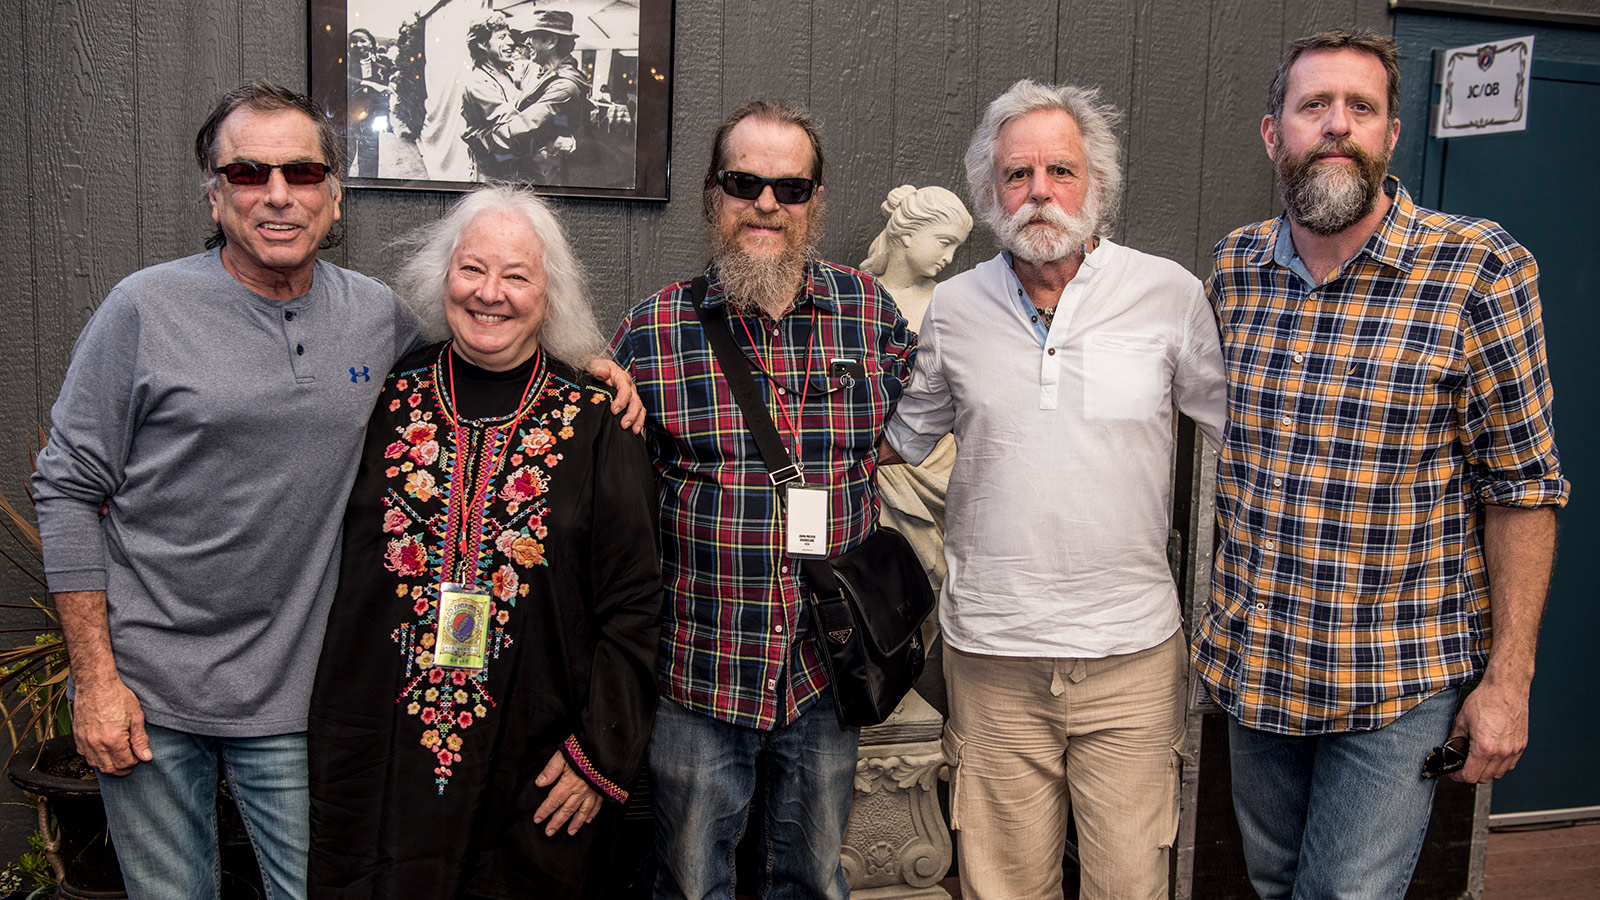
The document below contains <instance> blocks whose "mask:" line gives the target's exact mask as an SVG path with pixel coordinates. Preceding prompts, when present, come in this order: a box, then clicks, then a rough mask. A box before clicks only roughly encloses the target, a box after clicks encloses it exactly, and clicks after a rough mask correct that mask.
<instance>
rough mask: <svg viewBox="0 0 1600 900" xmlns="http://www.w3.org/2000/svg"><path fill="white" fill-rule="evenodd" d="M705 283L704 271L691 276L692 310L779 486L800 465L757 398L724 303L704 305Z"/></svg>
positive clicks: (793, 476)
mask: <svg viewBox="0 0 1600 900" xmlns="http://www.w3.org/2000/svg"><path fill="white" fill-rule="evenodd" d="M707 287H708V282H707V281H706V277H705V276H704V275H701V276H700V277H699V278H696V279H695V280H694V284H693V290H694V311H695V313H696V314H697V315H699V316H700V327H701V329H703V330H704V331H705V335H706V342H707V343H709V344H710V345H711V352H713V353H715V354H716V356H717V365H718V367H720V368H721V369H722V377H724V378H726V379H727V380H728V388H729V389H730V390H732V391H733V399H734V400H736V401H738V403H739V411H740V412H742V413H744V423H745V426H746V427H748V428H749V429H750V435H751V437H754V438H755V439H756V447H757V449H759V450H760V451H761V461H762V462H763V463H765V464H766V466H767V472H768V475H767V477H768V478H769V479H771V481H772V486H773V487H783V486H784V485H785V484H788V483H789V482H791V481H795V480H797V479H799V478H800V467H799V466H796V465H795V464H794V462H793V461H792V460H791V459H790V458H789V451H788V450H787V449H785V448H784V446H783V439H782V438H781V437H779V436H778V427H777V426H776V425H774V424H773V423H772V414H771V413H769V412H767V405H766V403H765V402H764V401H762V399H761V389H760V388H758V387H756V380H755V379H754V378H752V377H750V363H749V362H748V361H747V360H746V359H745V355H744V351H742V350H740V349H739V346H738V345H737V344H735V343H734V342H733V331H732V329H730V328H729V327H728V317H727V312H726V310H727V307H726V305H724V306H718V307H716V308H715V309H712V308H708V307H707V306H706V305H705V300H706V288H707Z"/></svg>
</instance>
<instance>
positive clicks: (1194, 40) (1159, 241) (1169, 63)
mask: <svg viewBox="0 0 1600 900" xmlns="http://www.w3.org/2000/svg"><path fill="white" fill-rule="evenodd" d="M1195 20H1196V17H1195V16H1194V15H1193V13H1192V12H1191V11H1190V10H1188V9H1184V8H1182V7H1179V6H1177V5H1174V4H1168V3H1156V2H1150V0H1146V2H1144V3H1141V4H1140V7H1139V13H1138V25H1137V29H1136V31H1137V45H1136V48H1135V57H1134V66H1135V67H1134V76H1133V85H1134V87H1133V90H1134V96H1135V97H1136V98H1137V101H1136V102H1135V104H1134V110H1133V113H1132V115H1130V116H1129V117H1128V166H1127V182H1128V189H1127V192H1126V197H1127V200H1126V202H1125V204H1124V207H1123V221H1124V223H1125V224H1124V226H1123V229H1122V234H1123V240H1124V242H1125V243H1126V244H1127V245H1128V246H1130V247H1134V248H1137V249H1139V250H1143V251H1145V252H1147V253H1155V254H1157V255H1159V256H1165V257H1168V258H1171V259H1175V260H1177V261H1178V262H1180V263H1182V264H1184V265H1185V266H1188V267H1190V269H1191V271H1193V270H1195V269H1197V268H1198V266H1197V261H1196V259H1195V241H1194V232H1195V228H1196V227H1197V226H1198V223H1199V219H1200V167H1199V166H1198V165H1197V164H1196V160H1197V159H1199V158H1201V157H1202V155H1203V148H1204V146H1205V140H1206V133H1207V123H1206V119H1205V111H1206V103H1205V84H1206V81H1205V77H1204V74H1203V73H1204V72H1205V71H1206V63H1207V60H1208V58H1209V57H1208V49H1209V48H1208V43H1209V40H1208V38H1207V37H1206V36H1205V35H1202V34H1197V33H1196V29H1197V27H1198V26H1197V24H1196V21H1195Z"/></svg>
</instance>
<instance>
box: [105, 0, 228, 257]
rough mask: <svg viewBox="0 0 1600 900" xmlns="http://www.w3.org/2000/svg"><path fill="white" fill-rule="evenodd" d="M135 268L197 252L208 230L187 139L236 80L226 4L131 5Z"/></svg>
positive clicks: (143, 0) (155, 0)
mask: <svg viewBox="0 0 1600 900" xmlns="http://www.w3.org/2000/svg"><path fill="white" fill-rule="evenodd" d="M136 14H137V16H138V19H139V27H138V28H136V29H134V33H133V36H134V66H135V70H134V71H135V73H136V77H135V79H134V83H135V84H136V85H137V88H138V90H137V95H136V101H137V103H138V110H139V114H138V119H137V122H136V128H137V133H138V143H137V147H138V152H137V153H136V154H135V156H134V158H133V159H132V160H131V162H132V164H133V165H134V166H136V167H137V169H138V171H139V178H138V179H137V185H138V190H139V222H140V224H139V234H138V239H139V244H140V254H139V266H141V267H143V266H150V265H155V264H156V263H159V262H165V261H167V260H170V259H176V258H178V257H182V256H187V255H189V254H191V253H198V252H199V251H200V250H201V249H202V248H203V247H204V246H205V239H206V236H207V235H209V234H210V233H211V232H212V229H213V227H214V223H213V222H212V220H211V212H210V207H209V206H208V205H207V204H206V202H205V199H204V196H203V192H202V188H201V181H202V176H201V174H200V170H199V167H198V166H197V165H196V164H195V161H194V135H195V132H196V131H198V130H199V129H200V125H201V124H202V123H203V122H204V121H205V117H206V116H207V115H208V114H209V113H210V112H211V106H212V104H214V103H215V102H216V100H217V98H218V97H220V96H221V95H222V94H223V93H225V92H227V91H228V90H230V89H231V88H233V87H234V85H235V84H236V83H237V82H238V81H239V75H238V72H239V47H238V35H239V19H238V9H237V7H235V6H233V5H219V4H211V3H190V4H181V5H176V6H175V5H174V4H171V3H166V2H161V0H137V5H136Z"/></svg>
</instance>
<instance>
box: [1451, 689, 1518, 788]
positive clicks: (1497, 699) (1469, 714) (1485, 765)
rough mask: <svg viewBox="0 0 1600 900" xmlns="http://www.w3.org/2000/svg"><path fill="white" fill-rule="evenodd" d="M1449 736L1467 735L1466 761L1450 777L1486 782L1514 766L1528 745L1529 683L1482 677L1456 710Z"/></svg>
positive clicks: (1468, 781) (1457, 779) (1462, 780)
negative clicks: (1459, 709) (1501, 682)
mask: <svg viewBox="0 0 1600 900" xmlns="http://www.w3.org/2000/svg"><path fill="white" fill-rule="evenodd" d="M1450 734H1451V737H1454V736H1456V735H1458V734H1464V735H1466V736H1467V740H1468V742H1469V744H1468V748H1467V764H1466V765H1465V766H1463V767H1462V768H1461V769H1459V770H1458V771H1456V772H1453V773H1451V775H1450V777H1451V778H1453V779H1455V780H1456V781H1461V782H1466V783H1468V784H1474V783H1476V784H1487V783H1488V782H1491V781H1493V780H1495V779H1496V778H1499V777H1500V776H1502V775H1504V774H1506V773H1507V772H1509V771H1511V770H1512V769H1514V768H1516V765H1517V760H1519V759H1521V758H1522V751H1523V750H1524V749H1525V748H1526V747H1527V746H1528V685H1527V683H1523V684H1521V685H1520V686H1519V685H1515V684H1510V685H1502V684H1500V683H1497V682H1493V681H1490V680H1488V679H1485V680H1484V681H1483V683H1481V684H1479V685H1478V687H1477V689H1476V690H1474V691H1473V692H1472V693H1470V694H1468V695H1467V699H1466V701H1465V702H1463V703H1462V704H1461V711H1460V712H1458V713H1456V721H1455V726H1454V728H1452V729H1451V732H1450Z"/></svg>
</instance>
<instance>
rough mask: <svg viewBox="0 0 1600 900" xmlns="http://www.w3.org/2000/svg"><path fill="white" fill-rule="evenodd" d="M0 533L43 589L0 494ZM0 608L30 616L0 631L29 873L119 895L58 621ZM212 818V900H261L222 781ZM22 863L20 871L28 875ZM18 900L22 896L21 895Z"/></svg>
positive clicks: (4, 697)
mask: <svg viewBox="0 0 1600 900" xmlns="http://www.w3.org/2000/svg"><path fill="white" fill-rule="evenodd" d="M42 437H43V436H42V435H41V441H42ZM0 527H3V528H4V529H5V531H6V532H7V533H8V534H9V535H10V537H11V545H14V546H5V545H0V556H4V557H5V558H6V559H7V560H9V561H10V562H11V563H12V564H13V565H14V566H15V567H16V568H17V569H18V570H20V571H21V572H23V573H24V574H26V575H27V576H28V577H29V578H30V579H32V580H33V581H34V582H36V583H37V584H38V585H39V587H40V589H41V590H43V589H45V587H46V584H45V580H44V575H43V562H44V555H43V550H42V546H41V542H40V539H39V529H38V528H37V527H35V526H34V525H33V523H32V522H31V521H30V520H29V519H28V518H26V517H25V516H23V515H22V514H21V513H20V512H18V511H17V509H16V507H14V506H13V505H12V504H11V503H10V502H9V501H8V500H7V499H6V497H5V495H4V494H3V493H0ZM17 548H20V552H19V551H18V550H17ZM0 609H14V610H29V611H32V612H36V613H38V614H39V616H40V618H39V619H38V623H39V624H37V625H36V626H32V627H22V628H8V629H0V635H24V636H26V639H25V640H22V641H19V642H17V643H15V644H13V645H11V646H3V645H0V733H3V735H4V737H6V738H9V740H10V746H11V749H10V752H9V753H8V754H7V756H6V758H5V763H4V768H5V770H6V774H7V776H8V777H10V779H11V780H12V782H13V783H15V784H16V785H17V787H19V788H21V789H22V790H23V792H24V793H25V794H27V795H28V796H29V797H30V798H32V799H33V800H34V802H35V804H37V808H38V813H39V833H38V835H37V836H36V839H37V841H38V843H39V847H38V850H37V851H36V852H37V853H38V854H40V857H42V860H43V861H44V863H43V864H40V863H39V859H37V858H35V859H33V862H34V865H33V866H32V867H31V869H32V871H31V872H30V873H29V874H32V875H33V876H34V880H46V881H50V882H54V887H55V892H56V893H55V896H56V897H57V898H59V900H113V898H122V897H126V896H127V892H126V891H125V890H124V888H123V883H122V870H121V869H120V868H119V866H118V865H117V856H116V849H115V848H114V847H113V846H112V843H111V834H110V831H109V829H108V828H107V825H106V816H105V807H104V805H103V804H102V803H101V801H100V784H99V779H98V775H97V773H96V772H95V770H94V769H93V768H91V767H90V766H89V765H88V763H87V762H86V761H85V760H84V758H83V756H82V755H81V754H79V753H78V750H77V745H76V743H75V742H74V740H73V737H72V710H71V707H70V706H69V704H68V703H67V691H66V685H67V676H68V674H69V673H70V668H69V662H68V658H67V649H66V643H65V642H64V640H63V639H62V635H61V627H60V621H59V620H58V619H57V617H56V614H55V610H54V609H52V608H51V607H49V606H46V605H44V604H42V603H40V602H39V601H37V600H30V602H29V603H28V604H26V605H22V604H12V603H0ZM217 820H218V835H219V836H218V841H219V844H220V846H219V851H220V860H221V864H222V873H221V875H222V897H223V898H224V900H256V898H259V897H261V896H263V894H264V891H263V890H262V887H261V875H260V871H259V869H258V868H257V866H256V859H255V853H254V851H253V850H252V849H251V847H250V841H249V839H248V837H247V836H246V835H245V829H244V823H243V821H242V820H241V819H240V816H239V811H238V807H237V806H236V805H235V804H234V801H233V798H232V797H231V796H229V794H228V793H227V789H226V785H224V786H223V788H222V789H221V790H219V791H218V793H217ZM33 856H34V854H32V853H30V854H29V857H33ZM29 857H25V859H24V863H25V864H24V865H23V866H21V868H22V869H23V870H28V869H30V866H28V865H27V864H26V863H27V862H29ZM3 888H4V881H3V875H0V900H10V898H11V895H10V894H7V893H5V892H4V890H3ZM21 896H25V897H27V896H32V894H30V893H27V892H26V890H24V893H23V894H22V895H21Z"/></svg>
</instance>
